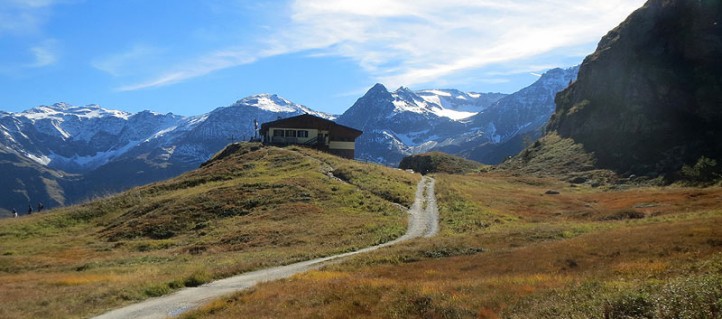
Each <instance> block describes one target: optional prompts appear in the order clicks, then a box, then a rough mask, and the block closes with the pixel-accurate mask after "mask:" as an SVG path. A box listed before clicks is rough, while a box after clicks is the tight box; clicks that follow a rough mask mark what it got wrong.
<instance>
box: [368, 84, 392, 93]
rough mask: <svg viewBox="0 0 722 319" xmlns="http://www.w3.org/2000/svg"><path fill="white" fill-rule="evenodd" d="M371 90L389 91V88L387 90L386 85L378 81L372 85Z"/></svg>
mask: <svg viewBox="0 0 722 319" xmlns="http://www.w3.org/2000/svg"><path fill="white" fill-rule="evenodd" d="M371 91H385V92H388V91H389V90H387V89H386V87H385V86H384V85H383V84H381V83H376V84H374V86H372V87H371V88H370V89H369V92H371Z"/></svg>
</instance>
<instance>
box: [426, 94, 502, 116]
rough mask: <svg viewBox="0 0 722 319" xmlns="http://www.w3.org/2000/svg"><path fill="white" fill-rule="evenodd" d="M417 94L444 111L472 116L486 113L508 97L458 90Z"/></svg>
mask: <svg viewBox="0 0 722 319" xmlns="http://www.w3.org/2000/svg"><path fill="white" fill-rule="evenodd" d="M415 93H416V94H417V95H418V96H420V97H421V98H422V99H424V100H425V101H427V102H429V103H434V104H436V105H440V106H442V107H443V108H444V109H447V110H454V111H457V112H466V113H471V115H475V114H477V113H479V112H481V111H484V110H485V109H486V108H487V107H489V106H491V105H492V104H494V102H496V101H498V100H500V99H502V98H503V97H505V96H507V94H503V93H476V92H462V91H459V90H456V89H436V90H421V91H416V92H415Z"/></svg>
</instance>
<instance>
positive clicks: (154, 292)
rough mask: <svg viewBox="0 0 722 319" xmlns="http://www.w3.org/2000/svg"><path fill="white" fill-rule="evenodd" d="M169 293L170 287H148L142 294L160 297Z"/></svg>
mask: <svg viewBox="0 0 722 319" xmlns="http://www.w3.org/2000/svg"><path fill="white" fill-rule="evenodd" d="M170 291H171V289H170V287H168V285H164V284H161V285H154V286H150V287H148V288H146V289H145V291H144V293H145V295H146V296H148V297H160V296H162V295H165V294H168V293H169V292H170Z"/></svg>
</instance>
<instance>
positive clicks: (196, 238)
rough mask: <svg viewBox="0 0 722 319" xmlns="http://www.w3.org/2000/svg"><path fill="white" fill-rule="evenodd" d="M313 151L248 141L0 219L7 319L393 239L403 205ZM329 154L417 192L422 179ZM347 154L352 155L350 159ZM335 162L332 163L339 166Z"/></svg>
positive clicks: (56, 312) (407, 193) (0, 309)
mask: <svg viewBox="0 0 722 319" xmlns="http://www.w3.org/2000/svg"><path fill="white" fill-rule="evenodd" d="M314 156H319V157H320V156H322V155H318V154H316V153H314V151H310V150H305V151H300V150H295V149H278V148H270V147H269V148H266V147H259V146H242V147H241V149H238V150H236V151H235V152H230V153H228V154H224V156H223V158H218V159H217V160H216V161H214V162H211V163H208V164H207V165H205V166H204V167H203V168H201V169H199V170H197V171H194V172H190V173H188V174H185V175H183V176H181V177H178V178H175V179H172V180H168V181H165V182H160V183H156V184H153V185H149V186H144V187H139V188H136V189H133V190H131V191H128V192H126V193H124V194H121V195H118V196H115V197H111V198H105V199H101V200H98V201H94V202H90V203H87V204H85V205H81V206H75V207H70V208H64V209H59V210H55V211H52V212H49V213H47V214H35V215H32V216H29V217H24V218H19V219H12V220H3V223H2V224H0V295H2V296H9V297H4V298H0V318H73V317H87V316H90V315H93V314H99V313H101V312H103V311H105V310H107V309H112V308H116V307H119V306H121V305H124V304H129V303H134V302H137V301H139V300H142V299H145V298H148V297H151V296H157V295H162V294H165V293H169V292H171V291H172V290H174V289H178V288H182V287H183V286H193V285H197V284H201V283H203V282H205V281H208V280H212V279H214V278H220V277H226V276H230V275H234V274H238V273H241V272H245V271H249V270H253V269H258V268H265V267H270V266H277V265H282V264H288V263H292V262H297V261H302V260H307V259H312V258H315V257H320V256H327V255H330V254H336V253H340V252H345V251H350V250H353V249H356V248H359V247H366V246H370V245H373V244H376V243H380V242H384V241H388V240H391V239H393V238H395V237H397V236H400V235H401V234H403V232H404V231H405V227H406V218H405V212H404V211H402V210H400V209H399V208H398V207H396V206H395V205H393V204H392V203H391V202H389V201H388V200H387V199H385V198H382V197H380V195H378V194H382V193H384V192H386V191H387V190H385V189H384V188H383V187H379V188H377V189H376V190H375V191H374V192H372V191H369V190H366V188H368V185H365V184H362V183H360V182H359V183H357V185H355V184H354V182H356V181H354V180H351V181H349V183H347V182H343V181H339V180H337V179H334V178H331V177H329V176H327V175H326V171H325V170H326V169H327V168H326V167H325V165H329V164H325V165H324V163H323V162H321V161H319V160H318V159H317V158H315V157H314ZM323 156H327V157H328V158H327V159H326V161H327V162H329V163H331V164H333V165H346V166H349V167H352V168H354V169H358V170H363V171H366V172H368V175H371V176H374V178H376V179H378V180H381V181H383V183H384V184H385V185H389V189H390V190H388V192H389V193H393V194H396V198H399V199H403V200H405V199H406V198H409V197H412V196H413V193H414V191H415V184H416V182H418V180H419V178H420V177H419V176H418V175H413V174H408V173H405V172H403V174H399V172H398V171H396V170H393V169H389V168H385V167H381V166H377V165H366V164H363V163H356V162H350V161H346V160H342V159H338V158H335V157H331V156H329V155H323ZM347 162H348V163H347ZM332 169H333V167H332Z"/></svg>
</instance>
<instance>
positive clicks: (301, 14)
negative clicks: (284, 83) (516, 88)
mask: <svg viewBox="0 0 722 319" xmlns="http://www.w3.org/2000/svg"><path fill="white" fill-rule="evenodd" d="M643 2H644V0H633V1H630V0H609V1H604V2H602V1H598V0H577V1H574V2H570V1H561V0H538V1H529V0H523V1H522V0H515V1H505V2H501V1H486V0H477V1H470V0H446V1H435V0H417V1H413V2H410V1H404V0H383V1H382V0H373V1H354V0H340V1H335V2H334V5H327V1H324V0H298V1H296V2H295V3H294V7H293V8H294V15H293V16H292V18H293V22H294V27H293V28H292V29H291V30H290V31H288V32H287V33H285V34H284V37H283V41H286V42H289V43H294V42H295V46H297V47H301V48H302V47H303V46H304V44H305V43H312V44H313V43H315V44H316V45H317V46H319V47H326V48H327V50H329V54H335V55H339V56H343V57H348V58H351V59H353V60H355V61H357V62H358V63H359V65H361V66H362V67H364V68H365V69H366V70H367V71H368V72H369V73H371V74H372V76H374V77H376V78H377V79H378V80H379V81H381V82H383V83H387V84H388V85H389V86H391V87H395V86H399V85H414V84H419V83H429V82H434V81H436V80H437V79H439V78H443V77H445V76H449V75H451V74H454V73H457V72H461V71H465V70H469V69H474V68H483V67H488V66H492V65H496V64H506V63H513V62H514V61H518V60H525V59H529V58H531V57H534V56H538V55H542V54H545V53H548V52H551V51H553V50H558V49H561V48H572V47H574V46H578V45H582V44H588V43H590V42H596V41H598V40H599V38H600V37H601V36H602V35H604V34H605V33H606V32H607V31H609V30H610V29H612V28H613V27H615V26H616V25H618V24H619V23H620V22H621V21H622V20H624V18H626V16H627V15H629V13H631V12H632V11H633V10H634V9H636V8H638V7H640V6H641V5H642V4H643ZM589 53H590V52H589Z"/></svg>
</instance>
